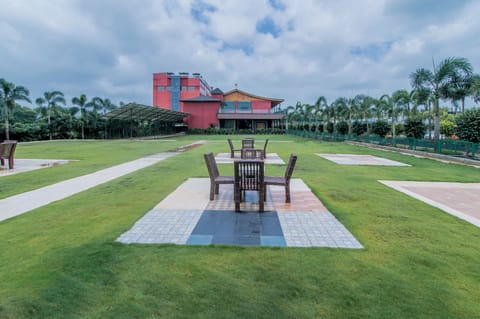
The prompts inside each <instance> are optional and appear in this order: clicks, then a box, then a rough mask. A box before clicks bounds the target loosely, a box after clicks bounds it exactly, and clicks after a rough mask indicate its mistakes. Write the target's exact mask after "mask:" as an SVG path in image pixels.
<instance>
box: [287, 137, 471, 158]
mask: <svg viewBox="0 0 480 319" xmlns="http://www.w3.org/2000/svg"><path fill="white" fill-rule="evenodd" d="M287 134H290V135H296V136H303V137H307V138H311V139H316V140H322V141H331V142H343V141H346V140H348V141H355V142H362V143H369V144H376V145H382V146H391V147H396V148H401V149H409V150H413V151H422V152H428V153H437V154H443V155H448V156H455V157H464V158H469V159H473V160H480V144H475V143H471V142H466V141H460V140H446V139H441V140H439V141H438V142H437V143H435V141H434V140H427V139H425V140H419V139H416V138H413V137H396V138H391V137H390V138H387V137H380V136H377V135H365V136H364V135H360V136H358V135H353V134H351V135H348V134H347V135H343V134H329V133H317V132H311V131H302V130H288V132H287Z"/></svg>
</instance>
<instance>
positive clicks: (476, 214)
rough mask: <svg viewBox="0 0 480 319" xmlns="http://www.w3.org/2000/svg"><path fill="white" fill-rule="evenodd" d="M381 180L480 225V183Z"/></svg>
mask: <svg viewBox="0 0 480 319" xmlns="http://www.w3.org/2000/svg"><path fill="white" fill-rule="evenodd" d="M379 182H380V183H382V184H384V185H387V186H389V187H391V188H393V189H396V190H398V191H400V192H403V193H405V194H407V195H410V196H412V197H414V198H416V199H418V200H421V201H423V202H425V203H427V204H430V205H432V206H434V207H437V208H439V209H441V210H443V211H445V212H447V213H449V214H451V215H453V216H456V217H458V218H460V219H463V220H465V221H467V222H469V223H471V224H473V225H475V226H477V227H480V210H479V204H480V183H450V182H412V181H379Z"/></svg>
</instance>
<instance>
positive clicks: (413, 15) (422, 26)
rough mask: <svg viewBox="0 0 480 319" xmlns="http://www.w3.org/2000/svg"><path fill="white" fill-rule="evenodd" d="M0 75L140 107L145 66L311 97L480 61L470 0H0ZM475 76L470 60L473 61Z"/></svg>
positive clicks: (34, 90)
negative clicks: (440, 63) (442, 63)
mask: <svg viewBox="0 0 480 319" xmlns="http://www.w3.org/2000/svg"><path fill="white" fill-rule="evenodd" d="M0 7H1V8H2V9H1V11H0V38H2V41H1V42H0V61H1V62H0V63H1V67H0V70H1V74H0V77H2V78H6V79H7V80H9V81H12V82H14V83H16V84H18V85H24V86H26V87H28V88H29V89H30V91H31V95H32V98H33V99H35V98H36V97H38V96H40V95H41V94H43V92H44V91H47V90H61V91H63V92H64V93H65V94H66V96H67V100H70V98H71V97H73V96H78V95H80V94H82V93H86V94H87V95H88V96H89V97H93V96H100V97H108V98H110V99H111V100H112V101H114V102H117V103H118V102H119V101H124V102H128V101H137V102H139V103H144V104H150V103H151V100H152V96H151V95H152V92H151V88H152V83H151V81H152V73H154V72H163V71H171V72H180V71H186V72H199V73H201V74H202V75H203V77H204V78H206V79H207V81H208V82H209V84H210V85H212V86H215V87H219V88H220V89H222V90H223V91H228V90H230V89H232V88H234V85H235V83H237V84H238V87H239V88H241V89H244V90H247V91H251V92H252V93H254V94H258V95H264V96H271V97H278V98H285V99H286V101H285V103H284V106H288V105H294V104H295V103H296V102H297V101H302V102H303V103H314V102H315V100H316V99H317V98H318V96H320V95H323V96H326V97H327V98H328V100H329V101H333V100H334V99H336V98H337V97H340V96H345V97H350V96H353V95H355V94H370V95H373V96H380V95H382V94H384V93H392V92H393V91H395V90H397V89H410V87H409V79H408V76H409V74H410V73H411V72H413V71H414V70H415V69H417V68H418V67H427V68H429V67H430V66H431V61H432V57H433V58H434V59H435V60H441V59H443V58H447V57H450V56H462V57H465V58H467V59H469V60H470V62H471V63H472V64H473V66H474V67H475V68H479V67H480V56H479V55H478V52H479V48H478V44H477V43H478V40H477V38H478V34H479V31H480V22H479V19H478V13H479V12H480V3H479V2H478V1H474V0H472V1H467V0H463V1H455V2H450V1H434V0H424V1H414V0H366V1H347V0H339V1H329V0H322V1H316V0H302V1H281V0H263V1H260V0H259V1H234V0H190V1H173V0H164V1H158V0H143V1H126V0H117V1H115V0H102V1H94V0H85V1H63V0H52V1H48V2H45V1H41V0H29V1H27V0H16V1H10V0H0ZM476 72H477V73H478V72H479V71H478V69H477V70H476Z"/></svg>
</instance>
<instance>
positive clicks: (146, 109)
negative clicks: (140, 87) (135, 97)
mask: <svg viewBox="0 0 480 319" xmlns="http://www.w3.org/2000/svg"><path fill="white" fill-rule="evenodd" d="M189 115H190V114H189V113H184V112H178V111H172V110H167V109H162V108H159V107H154V106H148V105H142V104H137V103H128V104H126V105H124V106H122V107H120V108H118V109H114V110H112V111H110V112H108V113H106V114H105V117H106V118H107V119H108V120H124V121H130V137H132V131H133V127H132V125H133V124H132V123H133V121H134V120H136V121H157V122H163V123H176V122H179V121H181V120H183V118H184V117H187V116H189Z"/></svg>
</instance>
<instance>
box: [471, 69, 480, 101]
mask: <svg viewBox="0 0 480 319" xmlns="http://www.w3.org/2000/svg"><path fill="white" fill-rule="evenodd" d="M469 93H470V95H471V96H472V99H473V101H474V102H475V103H479V102H480V75H478V74H475V75H474V76H472V86H471V87H470V90H469Z"/></svg>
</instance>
